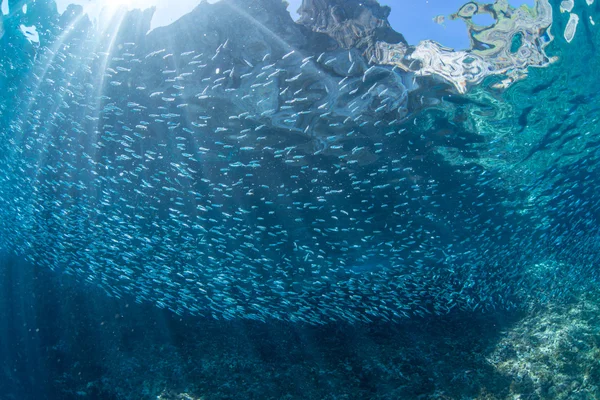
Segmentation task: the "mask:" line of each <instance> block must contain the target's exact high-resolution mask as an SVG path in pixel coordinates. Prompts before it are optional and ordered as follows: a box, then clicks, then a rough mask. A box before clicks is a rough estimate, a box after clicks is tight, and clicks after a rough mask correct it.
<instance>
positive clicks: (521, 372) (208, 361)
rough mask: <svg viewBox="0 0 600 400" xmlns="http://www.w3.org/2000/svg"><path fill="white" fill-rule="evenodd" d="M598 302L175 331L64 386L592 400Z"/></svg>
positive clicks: (245, 395)
mask: <svg viewBox="0 0 600 400" xmlns="http://www.w3.org/2000/svg"><path fill="white" fill-rule="evenodd" d="M590 297H591V296H590ZM599 304H600V303H598V302H597V301H595V299H591V298H585V299H582V300H581V302H580V303H578V304H572V305H568V306H567V305H562V306H548V307H547V308H545V309H539V310H536V311H535V312H532V313H529V314H521V315H494V316H491V315H490V316H480V317H478V318H477V319H475V320H473V319H470V318H466V317H465V316H463V317H461V318H459V317H454V318H449V319H443V320H439V319H438V320H415V321H411V322H408V323H406V324H399V325H394V326H390V325H372V326H366V325H363V326H348V325H346V326H328V327H321V328H315V327H299V326H294V325H290V324H280V323H273V324H256V323H244V322H228V323H225V322H221V323H218V322H210V323H206V324H205V325H204V326H203V325H202V324H198V325H197V326H195V327H194V328H193V330H191V331H189V332H187V333H184V332H181V329H180V327H178V328H176V329H175V331H177V332H178V333H177V335H176V337H174V338H173V339H174V340H173V342H172V343H160V342H157V341H155V340H154V339H153V338H151V337H148V340H140V341H136V342H135V343H133V344H131V347H129V348H128V349H123V350H122V351H120V352H115V353H114V354H112V355H111V357H109V358H107V360H106V361H107V362H108V364H107V365H106V367H107V368H105V369H104V371H103V373H102V375H101V376H97V377H92V376H90V377H89V378H86V379H83V380H82V379H81V375H80V374H79V372H78V371H77V368H74V369H73V370H72V371H71V372H70V373H68V374H67V375H65V381H64V388H65V391H66V392H67V393H68V392H69V391H74V392H75V394H76V395H77V397H78V398H115V399H141V398H148V399H155V398H158V399H164V400H166V399H206V400H209V399H282V400H283V399H285V400H291V399H332V400H333V399H582V400H584V399H597V398H600V306H599Z"/></svg>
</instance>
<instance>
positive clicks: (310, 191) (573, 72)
mask: <svg viewBox="0 0 600 400" xmlns="http://www.w3.org/2000/svg"><path fill="white" fill-rule="evenodd" d="M9 3H13V2H11V1H9ZM15 4H16V2H15ZM16 10H17V11H13V12H11V14H9V15H5V16H4V17H3V20H2V25H0V26H1V27H2V29H1V31H0V32H1V35H2V39H1V49H0V54H1V63H0V77H1V79H0V85H1V86H0V87H1V88H2V93H3V95H2V97H0V118H1V120H2V121H1V125H0V129H1V130H0V210H1V211H0V212H1V215H0V244H1V245H2V247H3V248H5V249H7V250H9V251H10V252H11V253H14V254H17V255H20V256H22V257H25V258H26V259H27V260H28V261H30V262H31V263H34V264H36V265H41V266H45V267H49V268H51V269H54V270H56V271H60V272H64V273H67V274H72V275H76V276H78V277H79V278H80V279H81V280H82V281H86V282H87V283H88V284H90V285H95V286H100V287H102V288H103V289H104V290H105V291H106V292H107V293H108V294H110V295H111V296H117V297H119V296H122V295H124V294H128V295H134V296H135V297H136V298H137V300H138V301H139V302H151V303H154V304H156V305H158V306H160V307H163V308H168V309H170V310H172V311H174V312H176V313H179V314H194V315H196V314H197V315H204V316H212V317H214V318H216V319H233V318H235V319H237V318H245V319H255V320H261V321H266V320H273V319H279V320H287V321H302V322H307V323H310V324H323V323H326V322H331V321H341V320H344V321H349V322H357V321H361V322H370V321H380V320H384V321H392V320H395V321H397V320H402V319H406V318H413V317H415V316H423V315H429V314H431V315H445V314H449V313H452V312H454V311H459V310H462V311H468V312H475V313H481V312H491V311H494V310H513V309H527V308H529V307H532V306H533V305H535V304H538V303H544V302H546V301H547V300H548V299H556V300H560V301H562V300H568V299H570V298H571V296H574V295H576V294H578V293H580V292H585V291H587V290H588V289H589V288H590V287H595V286H596V285H597V284H598V267H597V262H598V243H599V242H598V235H599V232H598V227H599V224H598V217H599V209H598V207H599V205H600V198H599V197H598V191H597V186H598V183H599V178H600V175H599V171H598V156H599V151H598V146H599V139H600V138H599V136H600V135H599V132H598V127H597V122H598V118H599V117H600V107H599V106H598V100H597V96H598V93H599V89H600V80H599V79H598V78H597V71H598V67H599V66H598V63H599V61H600V58H599V57H598V54H597V46H598V44H599V37H598V30H597V28H596V27H595V26H594V24H593V22H594V18H596V17H597V15H598V12H597V10H598V3H594V2H593V1H588V2H587V3H586V2H584V1H575V3H574V5H572V4H569V2H568V1H563V4H559V3H558V2H550V3H548V2H547V1H546V0H536V2H535V5H534V6H533V7H528V6H526V5H524V6H521V7H519V8H514V7H512V6H510V5H509V4H508V2H506V1H504V0H497V1H496V2H495V3H493V4H487V3H486V4H479V3H476V2H471V3H468V4H466V5H465V6H463V7H462V8H461V9H460V10H458V11H457V13H456V14H455V15H453V16H452V17H453V18H459V19H463V20H465V21H466V22H467V26H468V30H469V33H470V35H471V38H472V48H471V50H468V51H454V50H452V49H447V48H444V47H442V46H440V45H438V44H437V43H435V42H427V41H426V42H421V43H420V44H418V45H417V46H409V45H408V43H406V41H405V40H404V38H403V36H402V35H401V33H398V32H395V31H394V30H393V29H392V28H391V27H390V26H389V24H388V23H387V19H386V18H387V15H388V13H389V9H387V8H384V7H380V6H379V5H378V4H377V3H376V2H375V1H372V0H367V1H362V2H358V1H355V0H349V1H334V0H331V1H328V0H305V1H304V3H303V5H302V8H301V9H300V20H299V21H298V23H295V22H294V21H293V20H292V19H291V18H290V16H289V14H288V12H287V11H286V9H285V5H283V4H282V3H281V2H279V1H276V0H260V1H250V0H223V1H221V2H219V3H216V4H208V3H203V4H201V5H199V6H198V7H197V8H196V9H195V10H194V11H193V12H191V13H190V14H188V15H186V16H184V17H183V18H182V19H181V20H179V21H177V22H176V23H174V24H173V25H170V26H168V27H163V28H158V29H156V30H153V31H151V32H150V33H149V34H148V35H146V32H147V31H148V29H149V26H150V19H151V16H152V11H151V10H148V11H144V12H141V11H132V12H125V11H124V10H120V11H115V12H113V13H112V14H108V15H104V17H103V18H102V19H100V20H99V21H98V22H97V23H96V24H95V25H94V24H92V23H91V22H90V21H89V19H88V18H87V16H86V15H85V14H83V13H82V9H81V8H78V7H75V6H72V7H70V8H69V9H68V10H67V12H65V13H64V14H62V15H59V14H58V13H57V12H56V8H55V6H54V4H53V2H52V1H49V0H48V1H39V0H38V1H37V2H35V3H32V4H30V5H29V7H28V9H27V12H26V13H23V11H22V10H21V9H16ZM475 14H488V15H491V16H492V17H493V18H494V19H495V21H496V22H495V24H493V25H491V26H487V27H482V26H478V25H476V24H475V23H474V22H472V20H471V18H472V17H473V16H474V15H475ZM574 21H576V22H574ZM32 27H35V29H33V28H32ZM32 29H33V31H35V32H33V33H32Z"/></svg>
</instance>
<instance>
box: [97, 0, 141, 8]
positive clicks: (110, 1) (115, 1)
mask: <svg viewBox="0 0 600 400" xmlns="http://www.w3.org/2000/svg"><path fill="white" fill-rule="evenodd" d="M103 3H104V5H106V6H108V7H133V6H136V5H139V3H143V2H140V1H138V0H103Z"/></svg>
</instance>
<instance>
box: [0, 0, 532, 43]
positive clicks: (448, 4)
mask: <svg viewBox="0 0 600 400" xmlns="http://www.w3.org/2000/svg"><path fill="white" fill-rule="evenodd" d="M215 1H218V0H210V2H215ZM6 2H7V1H6V0H3V11H4V12H5V13H6V8H7V7H6V4H4V3H6ZM288 2H289V3H290V7H289V10H290V13H291V15H292V17H294V18H297V17H298V15H297V13H296V10H298V8H299V7H300V4H301V3H302V0H288ZM465 2H466V0H380V3H381V4H384V5H388V6H390V7H391V8H392V13H391V15H390V18H389V20H390V24H391V25H392V27H393V28H394V29H395V30H397V31H398V32H400V33H402V34H403V35H404V37H405V38H406V39H407V41H408V42H409V43H410V44H417V43H418V42H419V41H421V40H424V39H432V40H435V41H437V42H439V43H441V44H443V45H445V46H448V47H452V48H455V49H465V48H468V47H469V40H468V37H467V33H466V28H465V25H464V23H463V22H462V21H450V20H448V19H446V21H445V22H444V23H443V24H437V23H435V22H434V21H433V18H434V17H436V16H438V15H445V16H448V15H449V14H452V13H454V12H456V11H457V10H458V8H459V7H460V6H461V5H463V4H464V3H465ZM487 2H491V1H487ZM533 2H534V0H510V3H511V4H513V5H515V6H518V5H521V4H528V5H533ZM72 3H76V4H81V5H83V6H85V7H86V8H87V11H88V13H89V14H90V15H92V18H93V17H94V16H95V15H97V14H99V12H100V10H101V9H102V8H103V7H115V6H116V5H120V4H124V5H127V6H128V7H131V8H146V7H149V6H155V7H156V8H157V12H156V13H155V15H154V19H153V21H152V28H156V27H159V26H164V25H168V24H170V23H173V22H175V21H176V20H177V19H178V18H180V17H181V16H182V15H184V14H187V13H188V12H190V11H191V10H192V9H194V7H196V6H197V5H198V4H199V3H200V0H177V2H176V4H177V6H174V5H173V3H174V2H173V0H57V4H58V9H59V11H60V12H62V11H64V9H66V7H67V6H68V5H69V4H72ZM477 22H479V23H481V24H487V23H491V22H493V20H491V17H490V18H489V19H483V18H482V19H481V21H477Z"/></svg>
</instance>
